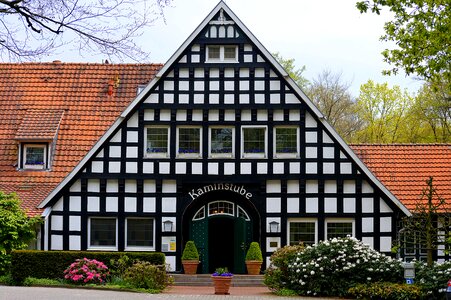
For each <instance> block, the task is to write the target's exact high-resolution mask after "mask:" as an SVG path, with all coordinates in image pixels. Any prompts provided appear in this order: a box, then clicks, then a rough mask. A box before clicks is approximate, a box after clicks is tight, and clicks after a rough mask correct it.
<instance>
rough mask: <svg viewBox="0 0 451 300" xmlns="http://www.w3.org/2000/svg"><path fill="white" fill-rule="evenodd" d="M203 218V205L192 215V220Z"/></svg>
mask: <svg viewBox="0 0 451 300" xmlns="http://www.w3.org/2000/svg"><path fill="white" fill-rule="evenodd" d="M203 218H205V206H202V207H201V208H200V209H199V210H198V211H197V212H196V214H195V215H194V217H193V221H198V220H202V219H203Z"/></svg>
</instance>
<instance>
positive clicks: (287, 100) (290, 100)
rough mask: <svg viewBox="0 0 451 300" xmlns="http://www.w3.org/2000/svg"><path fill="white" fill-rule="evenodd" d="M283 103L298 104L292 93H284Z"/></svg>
mask: <svg viewBox="0 0 451 300" xmlns="http://www.w3.org/2000/svg"><path fill="white" fill-rule="evenodd" d="M285 103H286V104H298V103H299V100H298V98H297V97H296V95H294V94H285Z"/></svg>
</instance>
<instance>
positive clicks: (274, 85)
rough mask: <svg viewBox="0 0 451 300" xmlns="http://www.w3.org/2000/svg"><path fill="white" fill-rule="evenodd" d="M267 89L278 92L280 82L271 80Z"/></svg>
mask: <svg viewBox="0 0 451 300" xmlns="http://www.w3.org/2000/svg"><path fill="white" fill-rule="evenodd" d="M269 89H270V90H271V91H279V90H280V81H279V80H271V81H270V82H269Z"/></svg>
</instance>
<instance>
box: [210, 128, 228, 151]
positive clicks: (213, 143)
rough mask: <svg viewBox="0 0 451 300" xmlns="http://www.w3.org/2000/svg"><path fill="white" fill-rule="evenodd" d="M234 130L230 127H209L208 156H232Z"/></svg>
mask: <svg viewBox="0 0 451 300" xmlns="http://www.w3.org/2000/svg"><path fill="white" fill-rule="evenodd" d="M233 133H234V130H233V128H231V127H229V128H228V127H212V128H210V156H212V157H233V145H234V134H233Z"/></svg>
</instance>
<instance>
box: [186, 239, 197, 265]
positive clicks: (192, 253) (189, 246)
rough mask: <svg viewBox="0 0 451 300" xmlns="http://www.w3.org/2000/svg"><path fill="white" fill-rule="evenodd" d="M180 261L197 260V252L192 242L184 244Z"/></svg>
mask: <svg viewBox="0 0 451 300" xmlns="http://www.w3.org/2000/svg"><path fill="white" fill-rule="evenodd" d="M182 260H197V261H198V260H199V252H198V251H197V248H196V244H194V241H188V242H186V245H185V248H184V249H183V253H182Z"/></svg>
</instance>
